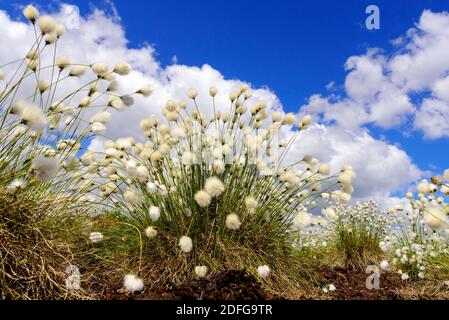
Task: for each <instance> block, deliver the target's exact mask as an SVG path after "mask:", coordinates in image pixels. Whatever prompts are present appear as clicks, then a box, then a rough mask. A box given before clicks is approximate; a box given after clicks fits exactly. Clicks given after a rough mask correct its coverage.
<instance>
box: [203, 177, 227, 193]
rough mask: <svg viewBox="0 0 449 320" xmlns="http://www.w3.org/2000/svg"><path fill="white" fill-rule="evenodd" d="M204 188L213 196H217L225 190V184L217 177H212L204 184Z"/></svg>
mask: <svg viewBox="0 0 449 320" xmlns="http://www.w3.org/2000/svg"><path fill="white" fill-rule="evenodd" d="M204 190H206V192H207V193H208V194H209V195H210V196H211V197H217V196H219V195H220V194H222V193H223V192H224V190H225V186H224V184H223V182H221V180H220V179H218V178H217V177H210V178H208V179H207V180H206V183H205V184H204Z"/></svg>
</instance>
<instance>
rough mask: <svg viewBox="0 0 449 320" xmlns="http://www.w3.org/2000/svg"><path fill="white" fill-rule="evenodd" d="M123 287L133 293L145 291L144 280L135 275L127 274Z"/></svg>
mask: <svg viewBox="0 0 449 320" xmlns="http://www.w3.org/2000/svg"><path fill="white" fill-rule="evenodd" d="M123 286H124V287H125V289H126V290H128V291H130V292H131V293H134V292H137V291H142V290H143V280H142V279H140V278H138V277H137V276H136V275H134V274H127V275H126V276H125V278H124V280H123Z"/></svg>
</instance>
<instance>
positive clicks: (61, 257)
mask: <svg viewBox="0 0 449 320" xmlns="http://www.w3.org/2000/svg"><path fill="white" fill-rule="evenodd" d="M23 13H24V15H25V17H27V18H28V19H29V21H30V22H31V24H32V27H33V30H34V35H35V39H34V43H31V44H30V48H29V50H28V51H27V52H26V53H25V56H24V57H23V58H21V59H18V60H16V61H13V62H10V63H7V64H3V65H1V66H0V70H1V72H0V76H1V77H0V80H1V82H0V85H1V89H0V151H1V152H0V286H1V288H2V298H21V299H37V298H64V297H70V296H72V297H73V295H75V296H78V297H88V296H89V295H88V294H87V293H86V292H84V291H82V290H81V291H69V290H68V289H67V288H66V287H65V285H64V277H66V276H67V275H66V274H65V273H64V270H65V269H64V268H65V267H66V266H69V265H71V264H72V262H73V261H74V260H76V258H77V254H78V253H76V252H74V251H73V250H74V246H80V245H81V246H82V244H83V243H88V241H89V239H88V236H89V233H88V231H89V230H88V229H89V228H88V226H89V220H90V218H91V215H92V214H94V213H95V212H96V211H97V208H98V199H97V198H98V197H96V195H97V193H98V192H96V191H95V190H94V188H93V187H92V186H93V183H92V180H93V179H95V176H96V175H97V170H98V166H97V165H96V164H94V163H93V161H91V159H92V157H93V155H92V154H91V153H89V152H87V153H86V152H84V151H85V150H84V149H85V145H86V143H87V142H88V141H89V140H90V139H92V138H93V136H94V135H96V134H101V133H103V132H104V131H105V129H106V127H105V124H106V123H107V122H108V121H109V120H110V117H111V115H110V113H109V110H110V109H117V110H121V109H123V108H125V106H126V105H130V104H131V102H132V95H118V94H117V93H116V89H117V83H116V82H115V81H114V78H115V76H116V75H126V74H127V73H128V72H129V71H130V70H129V65H128V64H126V63H119V64H117V65H116V66H115V68H114V69H113V70H111V71H109V69H108V66H107V65H106V64H104V63H94V64H90V65H87V64H76V63H71V62H70V59H69V58H67V57H61V56H58V50H57V44H58V42H59V41H61V37H62V36H63V34H64V27H63V26H62V25H60V24H58V23H56V22H55V21H54V20H53V19H52V18H51V17H49V16H39V11H38V10H37V9H36V8H34V7H33V6H27V7H26V8H25V9H24V11H23ZM47 62H48V64H47ZM74 78H77V79H79V81H80V82H79V83H81V85H79V86H76V87H73V86H71V85H72V84H73V82H71V81H69V80H70V79H74ZM83 81H84V82H83ZM77 83H78V82H77ZM149 93H150V92H149V89H148V88H147V87H144V88H143V89H140V90H137V91H136V93H134V94H141V95H148V94H149ZM88 110H89V111H88ZM97 110H98V111H97ZM88 112H90V113H95V112H98V113H95V114H94V115H93V116H92V117H91V119H90V122H89V121H88V120H87V119H86V117H87V115H88ZM86 226H87V227H86Z"/></svg>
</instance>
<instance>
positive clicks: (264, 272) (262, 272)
mask: <svg viewBox="0 0 449 320" xmlns="http://www.w3.org/2000/svg"><path fill="white" fill-rule="evenodd" d="M270 272H271V270H270V267H269V266H267V265H266V264H265V265H263V266H260V267H258V268H257V274H258V275H259V277H261V278H267V277H268V276H269V275H270Z"/></svg>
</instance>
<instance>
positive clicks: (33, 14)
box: [22, 4, 39, 23]
mask: <svg viewBox="0 0 449 320" xmlns="http://www.w3.org/2000/svg"><path fill="white" fill-rule="evenodd" d="M22 13H23V15H24V16H25V17H26V18H27V19H28V20H30V21H31V22H32V23H34V22H35V21H36V19H37V18H38V17H39V10H37V9H36V7H34V6H32V5H31V4H29V5H27V6H26V7H25V8H24V9H23V11H22Z"/></svg>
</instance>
